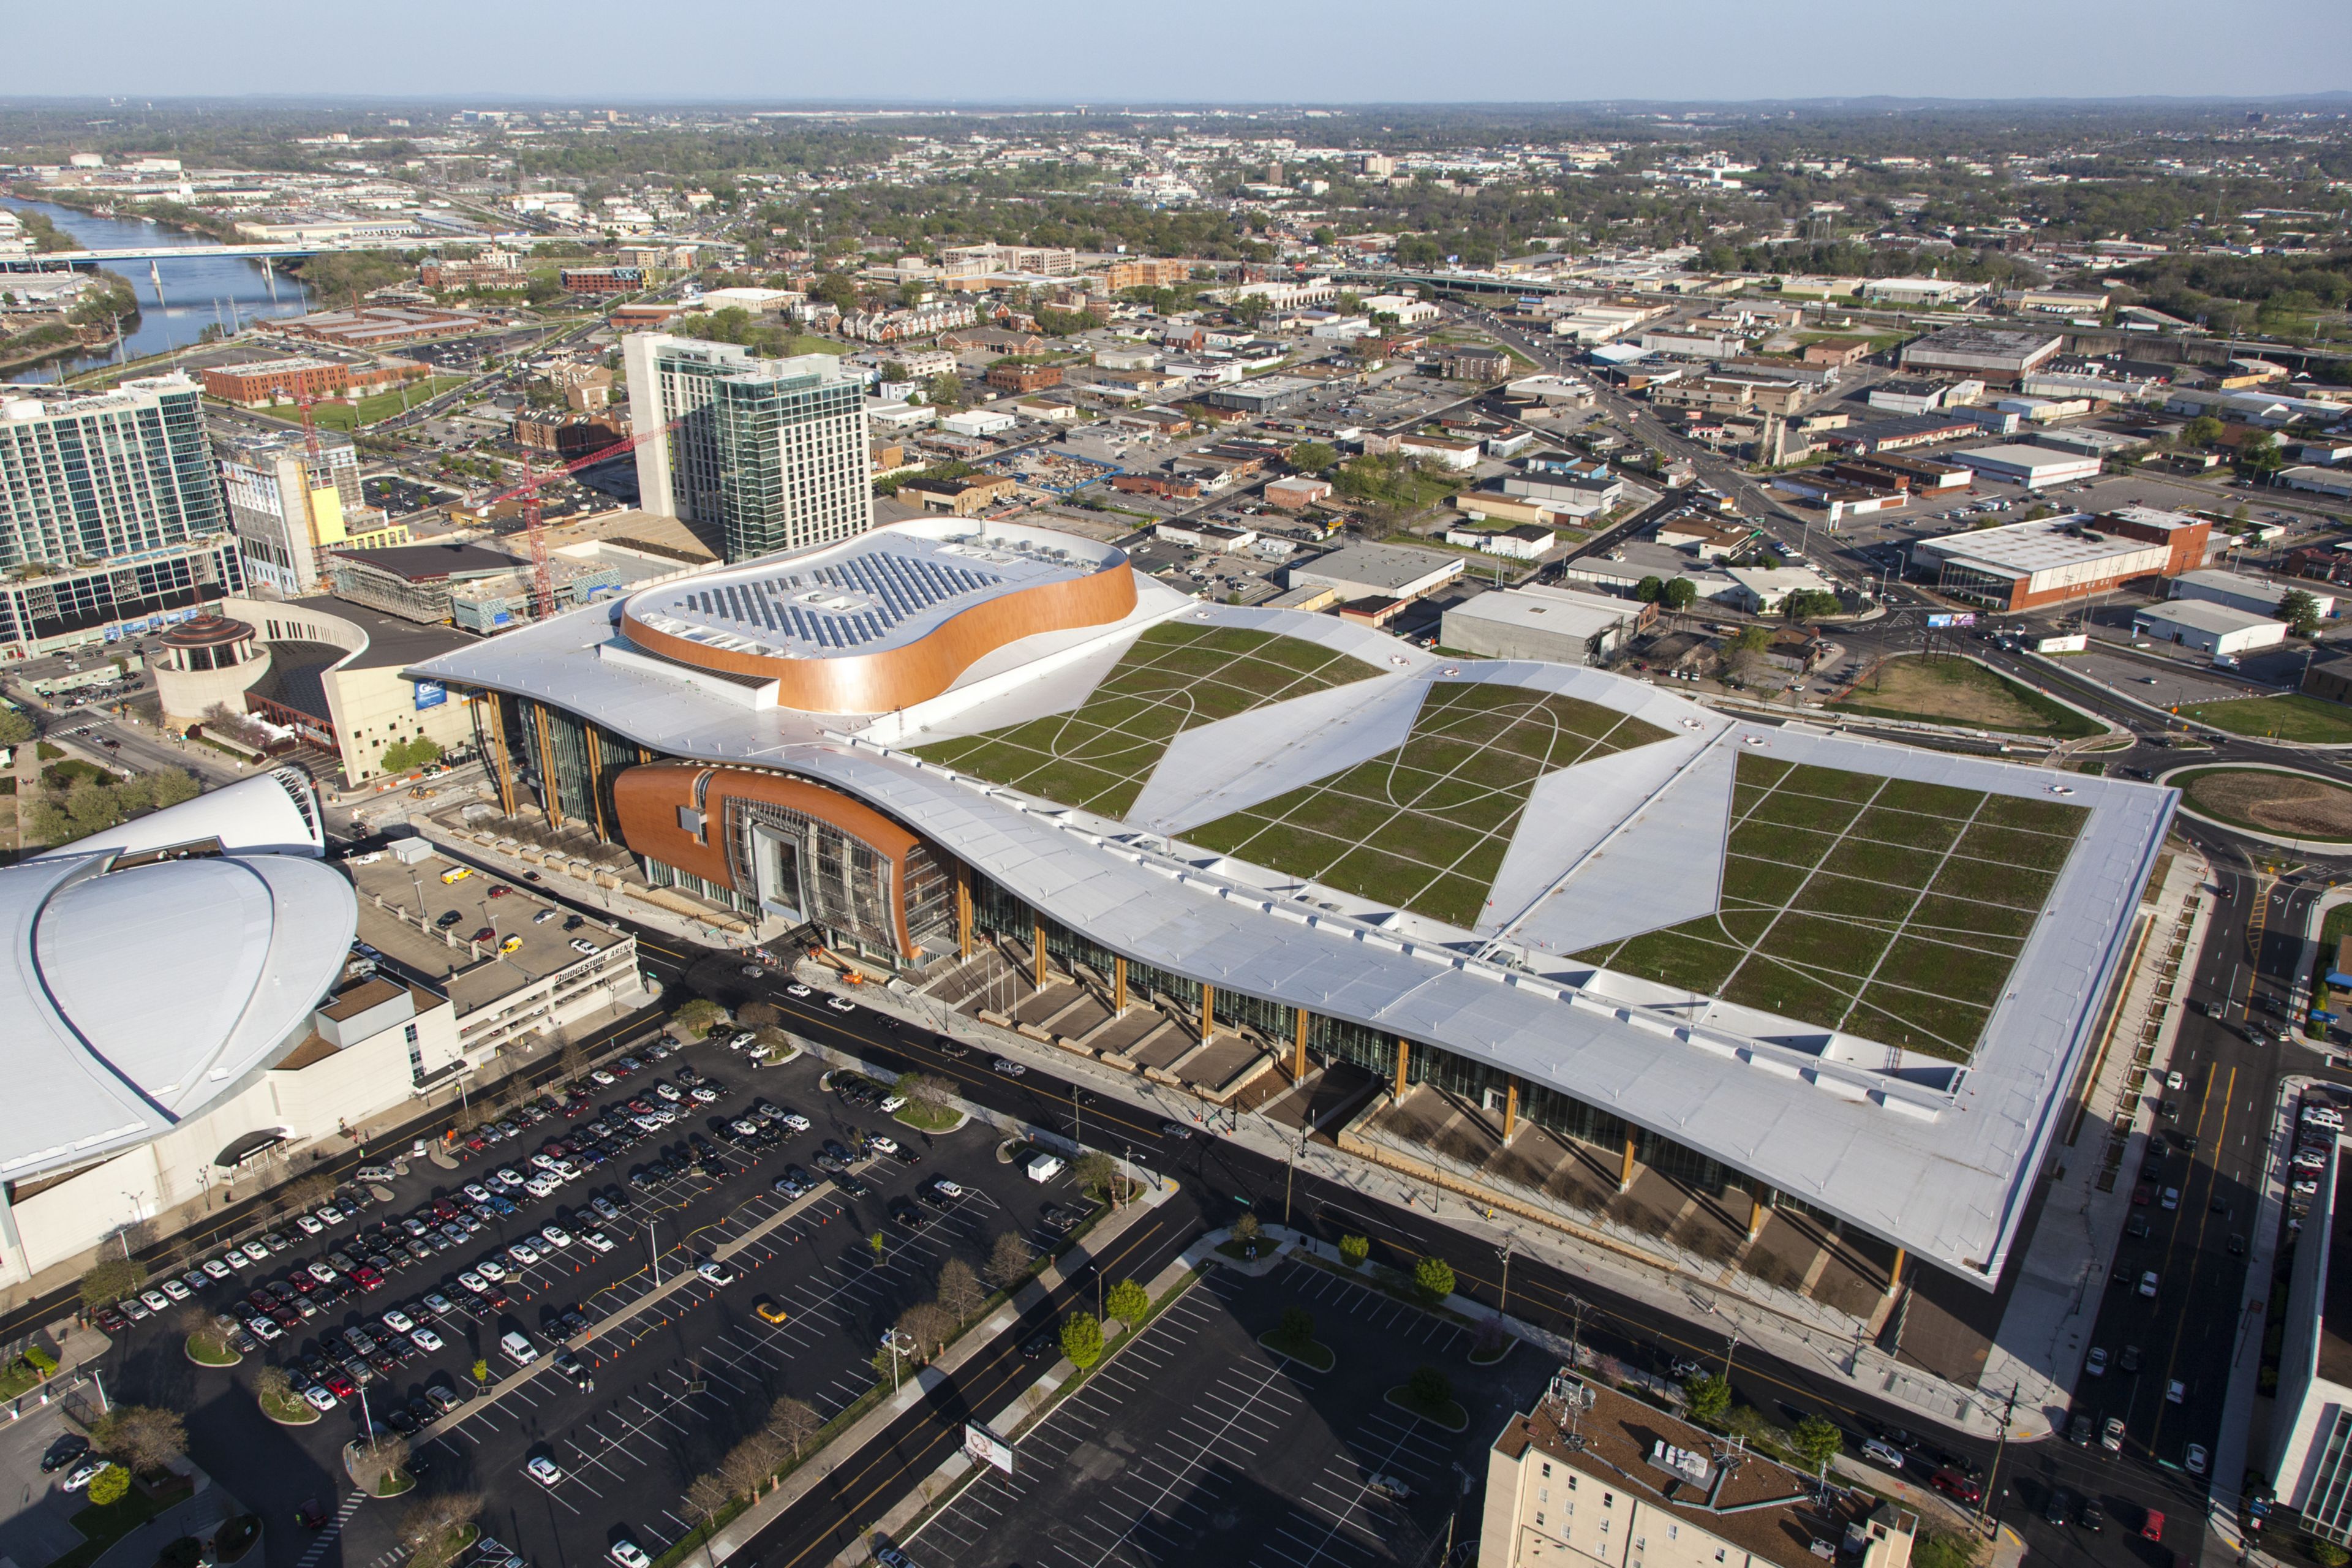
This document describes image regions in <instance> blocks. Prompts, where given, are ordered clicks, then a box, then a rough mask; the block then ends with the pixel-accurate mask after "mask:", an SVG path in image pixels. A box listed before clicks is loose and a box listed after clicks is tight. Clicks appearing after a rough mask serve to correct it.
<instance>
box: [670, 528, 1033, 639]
mask: <svg viewBox="0 0 2352 1568" xmlns="http://www.w3.org/2000/svg"><path fill="white" fill-rule="evenodd" d="M1003 582H1004V579H1003V577H1000V576H998V575H996V574H994V573H991V572H981V571H975V570H973V569H972V568H971V567H969V566H961V565H957V564H954V563H950V562H945V561H939V560H935V559H932V558H929V557H926V556H919V555H901V554H898V553H897V552H891V551H878V550H877V551H867V552H861V553H858V554H856V555H853V556H851V557H850V558H849V559H847V560H845V561H843V562H840V563H836V564H834V565H829V566H819V567H815V568H814V569H812V570H809V571H805V572H782V573H778V574H776V575H774V576H772V577H758V578H751V579H746V580H743V581H740V582H733V583H727V584H720V585H719V586H716V587H711V588H705V589H698V590H697V591H695V592H692V593H689V594H687V595H684V596H683V597H682V598H681V599H680V600H679V601H678V604H677V607H678V608H679V609H680V610H683V611H686V612H688V613H689V614H693V615H698V616H702V617H704V618H705V619H707V620H708V621H709V622H711V623H713V624H715V625H721V626H730V627H740V628H742V629H743V630H744V631H745V632H747V633H748V634H750V635H751V636H752V637H761V636H762V635H764V636H767V637H791V638H794V639H797V640H799V641H801V642H804V643H808V644H811V645H813V646H814V647H821V648H843V649H847V648H856V647H863V646H865V645H866V644H867V643H871V642H877V641H880V640H881V639H883V638H885V637H888V636H889V635H890V633H891V631H892V630H893V629H894V628H896V627H897V626H898V625H899V624H900V623H901V622H903V621H906V620H908V619H910V618H912V617H914V616H919V615H921V614H923V613H924V612H925V611H927V610H929V609H932V608H933V607H935V606H937V605H941V604H944V603H946V602H947V601H949V600H950V599H960V598H963V597H966V596H969V595H980V594H985V593H987V592H988V591H990V590H991V589H993V588H996V587H999V586H1001V585H1002V584H1003ZM844 599H847V600H849V601H850V602H848V603H846V604H843V603H840V602H839V601H842V600H844Z"/></svg>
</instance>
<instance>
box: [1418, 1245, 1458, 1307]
mask: <svg viewBox="0 0 2352 1568" xmlns="http://www.w3.org/2000/svg"><path fill="white" fill-rule="evenodd" d="M1412 1282H1413V1286H1414V1288H1415V1289H1418V1290H1420V1292H1421V1293H1422V1294H1423V1296H1426V1297H1427V1298H1428V1299H1429V1300H1431V1301H1433V1302H1435V1301H1443V1300H1445V1298H1447V1297H1448V1296H1451V1295H1453V1294H1454V1265H1452V1264H1451V1263H1448V1262H1446V1261H1445V1259H1444V1258H1440V1257H1438V1256H1437V1255H1436V1254H1434V1253H1432V1254H1431V1255H1430V1256H1428V1257H1427V1258H1423V1259H1422V1260H1421V1261H1420V1262H1418V1263H1416V1264H1414V1265H1413V1266H1412Z"/></svg>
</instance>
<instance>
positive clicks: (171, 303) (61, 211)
mask: <svg viewBox="0 0 2352 1568" xmlns="http://www.w3.org/2000/svg"><path fill="white" fill-rule="evenodd" d="M0 206H8V207H14V208H15V209H16V211H18V212H23V213H38V214H40V215H41V216H43V217H46V218H47V219H48V220H49V221H50V222H51V223H54V224H56V225H57V226H58V227H59V228H61V229H63V230H65V231H66V232H67V233H68V234H69V235H71V236H73V237H74V238H75V239H77V240H79V241H80V242H81V244H82V245H83V246H84V247H87V248H89V249H91V250H114V249H120V248H123V247H130V246H173V247H180V246H194V245H210V244H212V243H214V242H213V241H212V240H211V239H210V238H208V237H205V236H204V235H200V234H188V233H186V232H184V231H183V230H180V229H176V228H167V227H165V226H163V225H162V224H156V223H150V222H148V221H147V220H145V219H144V218H121V217H112V218H108V217H92V216H89V214H87V213H81V212H77V211H75V210H74V209H73V208H71V207H61V206H58V205H55V204H53V203H49V202H28V201H25V200H23V199H21V198H19V197H16V196H10V195H0ZM108 270H110V271H113V272H119V273H121V275H122V276H123V277H124V278H127V279H130V280H131V287H132V289H134V290H136V291H137V293H138V295H139V330H138V331H134V332H132V333H131V334H130V335H129V336H128V337H126V338H124V339H123V340H122V352H123V354H124V356H125V357H127V358H131V359H137V358H139V357H140V356H142V355H143V354H153V353H163V352H164V351H165V350H167V349H174V348H185V347H187V346H188V345H189V344H190V343H193V342H195V341H196V337H197V334H198V333H200V332H202V331H204V330H205V328H206V327H209V326H211V325H213V324H214V323H215V321H217V322H218V323H219V324H220V325H221V327H222V328H223V329H224V330H226V329H228V328H230V327H231V326H233V325H235V324H236V322H240V321H247V320H249V319H251V318H253V317H255V316H299V315H300V314H301V313H302V312H303V311H304V310H308V309H310V298H309V296H308V294H307V293H306V292H305V291H304V289H303V288H302V286H301V285H300V284H299V283H297V282H295V281H294V280H293V279H291V278H289V277H288V276H287V275H286V274H285V273H284V272H282V271H281V272H278V274H277V276H276V277H275V279H272V278H271V276H270V275H269V274H268V273H266V272H264V271H263V270H262V267H261V263H260V262H258V261H241V260H237V259H235V258H227V257H218V256H211V257H190V258H187V259H185V260H174V259H171V258H163V259H161V260H158V261H157V262H156V263H155V264H154V266H153V268H152V269H151V268H149V266H148V264H147V263H146V262H144V261H123V262H117V263H115V264H113V265H112V266H111V267H110V268H108ZM158 279H160V280H161V282H162V287H163V299H162V302H161V304H160V305H159V304H158V302H157V300H156V292H155V290H156V286H157V281H158ZM273 285H274V287H273ZM5 286H6V285H5V281H0V288H5ZM113 358H114V353H113V349H112V347H111V346H109V348H108V349H107V350H106V352H104V353H97V354H88V353H84V354H75V355H70V356H68V357H66V358H62V359H54V360H49V361H47V362H46V363H41V364H37V365H27V366H26V367H24V368H23V369H20V370H18V371H17V372H16V373H15V374H14V375H13V376H12V377H11V378H10V379H12V380H15V381H55V380H57V379H58V376H59V375H60V374H72V373H73V372H75V371H78V370H86V369H90V368H94V367H96V366H98V365H100V364H105V363H110V362H111V361H112V360H113Z"/></svg>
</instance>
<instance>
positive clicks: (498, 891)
mask: <svg viewBox="0 0 2352 1568" xmlns="http://www.w3.org/2000/svg"><path fill="white" fill-rule="evenodd" d="M513 891H514V889H512V888H509V887H508V886H506V885H505V884H504V883H497V884H493V885H492V887H491V888H490V897H492V898H494V899H503V898H505V897H506V896H507V895H508V894H509V893H511V892H513Z"/></svg>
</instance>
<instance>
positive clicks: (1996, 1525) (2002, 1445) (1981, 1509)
mask: <svg viewBox="0 0 2352 1568" xmlns="http://www.w3.org/2000/svg"><path fill="white" fill-rule="evenodd" d="M2016 1414H2017V1384H2013V1383H2012V1384H2010V1385H2009V1403H2008V1405H2006V1406H2005V1407H2004V1408H2003V1409H2002V1411H2001V1413H2000V1431H1999V1432H1997V1433H1995V1434H1994V1435H1993V1440H1992V1466H1991V1468H1990V1469H1988V1470H1986V1471H1985V1484H1984V1494H1983V1495H1982V1496H1981V1497H1979V1498H1978V1499H1977V1528H1978V1529H1979V1530H1981V1529H1983V1528H1984V1523H1985V1510H1986V1509H1988V1508H1990V1507H1991V1506H1992V1499H1993V1489H1994V1487H1996V1486H1998V1485H1999V1484H2000V1457H2001V1454H2002V1453H2003V1452H2004V1451H2005V1450H2006V1449H2007V1448H2008V1447H2009V1422H2010V1417H2011V1416H2013V1415H2016ZM1992 1527H1993V1529H1994V1530H1996V1531H1998V1530H2000V1515H1999V1514H1995V1515H1994V1516H1993V1520H1992Z"/></svg>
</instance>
